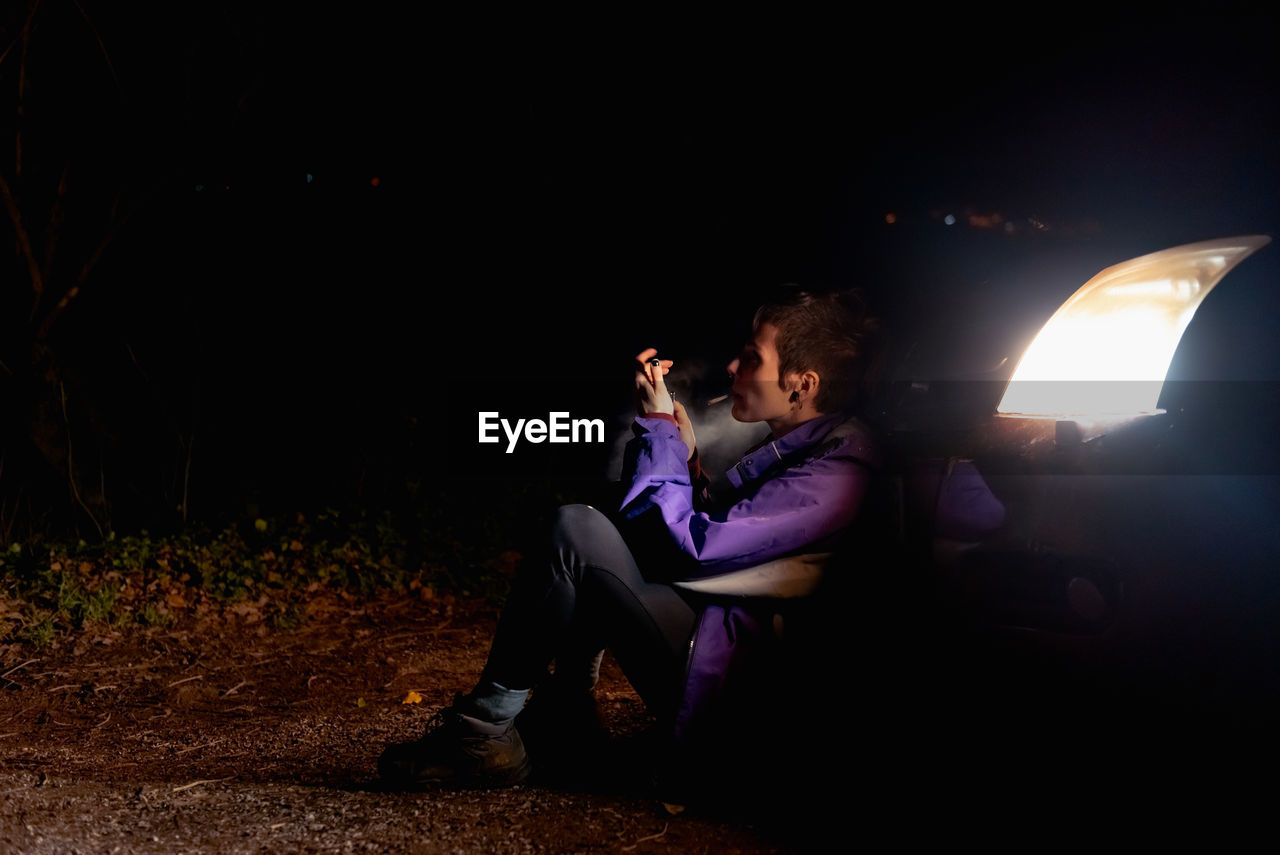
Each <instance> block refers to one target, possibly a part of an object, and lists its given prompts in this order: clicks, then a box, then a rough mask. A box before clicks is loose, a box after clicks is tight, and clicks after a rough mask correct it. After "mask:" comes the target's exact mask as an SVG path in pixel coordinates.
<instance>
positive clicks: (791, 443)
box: [725, 413, 847, 487]
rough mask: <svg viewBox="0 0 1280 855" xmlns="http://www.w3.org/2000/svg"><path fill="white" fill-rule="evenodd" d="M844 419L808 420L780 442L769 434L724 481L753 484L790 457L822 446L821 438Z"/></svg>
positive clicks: (818, 418)
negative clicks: (805, 449) (818, 444)
mask: <svg viewBox="0 0 1280 855" xmlns="http://www.w3.org/2000/svg"><path fill="white" fill-rule="evenodd" d="M846 419H847V417H846V416H843V415H841V414H839V413H832V414H829V415H825V416H818V417H817V418H815V419H809V421H807V422H804V423H802V424H801V425H799V426H798V427H797V428H795V430H792V431H789V432H788V433H787V434H786V435H785V436H783V437H782V438H781V439H774V438H773V434H769V435H768V436H766V437H765V438H764V441H763V442H761V443H760V444H759V445H757V446H755V447H754V448H752V449H751V450H750V451H748V452H747V453H746V454H744V455H743V456H742V458H741V459H740V460H739V461H738V462H737V463H735V464H734V465H733V466H732V467H730V468H729V470H728V471H727V472H725V477H726V478H728V479H729V483H731V484H733V486H734V487H741V486H742V485H743V484H746V483H749V482H751V481H756V480H758V479H759V478H761V477H762V476H763V475H764V474H765V473H766V472H768V471H769V470H770V469H772V468H773V467H774V466H775V465H776V464H778V463H780V462H782V461H783V460H785V459H787V458H788V457H789V456H790V455H792V454H794V453H796V452H798V451H800V450H801V449H804V448H808V447H809V446H811V445H816V444H817V443H819V442H821V441H822V439H823V437H825V436H826V435H827V434H828V433H830V432H831V431H832V430H833V429H834V428H835V427H837V426H838V425H840V424H841V423H843V422H844V421H846Z"/></svg>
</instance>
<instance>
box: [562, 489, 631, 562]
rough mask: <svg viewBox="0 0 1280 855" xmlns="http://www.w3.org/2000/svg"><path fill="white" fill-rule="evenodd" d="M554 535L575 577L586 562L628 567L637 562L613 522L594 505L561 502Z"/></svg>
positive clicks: (563, 558) (564, 559) (563, 560)
mask: <svg viewBox="0 0 1280 855" xmlns="http://www.w3.org/2000/svg"><path fill="white" fill-rule="evenodd" d="M551 538H552V547H553V550H554V553H555V554H556V555H557V556H558V557H559V559H560V563H562V564H563V565H565V568H566V569H571V571H572V572H574V574H575V576H576V575H577V573H579V572H581V571H582V569H583V568H584V567H585V566H587V565H595V566H601V567H615V566H618V567H626V566H629V565H632V564H633V563H634V559H633V558H632V556H631V552H630V550H628V548H627V545H626V542H625V541H624V540H623V538H622V535H621V533H619V531H618V529H617V527H615V526H614V524H613V521H612V520H610V519H609V517H607V516H606V515H605V514H604V513H603V512H601V511H599V510H598V509H596V508H594V507H592V506H591V505H581V504H574V505H561V506H560V508H559V509H558V510H557V511H556V517H555V524H554V525H553V526H552V535H551Z"/></svg>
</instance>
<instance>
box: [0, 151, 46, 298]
mask: <svg viewBox="0 0 1280 855" xmlns="http://www.w3.org/2000/svg"><path fill="white" fill-rule="evenodd" d="M0 196H3V197H4V206H5V209H6V210H7V211H8V212H9V220H10V222H12V223H13V234H14V239H15V240H16V241H17V242H18V251H19V252H20V253H21V254H22V257H23V258H24V259H26V262H27V274H28V275H29V276H30V277H31V290H32V291H34V292H35V303H34V304H33V307H32V313H33V314H34V312H35V306H38V305H40V294H41V293H42V292H43V291H44V277H43V276H42V275H41V273H40V265H39V264H37V263H36V256H35V252H34V251H33V250H32V248H31V237H30V236H29V235H28V234H27V227H26V225H25V224H24V223H23V222H22V211H20V210H19V209H18V200H17V199H15V198H14V196H13V191H12V190H11V189H10V188H9V182H8V181H5V180H4V175H0Z"/></svg>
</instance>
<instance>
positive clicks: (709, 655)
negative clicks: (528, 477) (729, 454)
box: [378, 290, 876, 786]
mask: <svg viewBox="0 0 1280 855" xmlns="http://www.w3.org/2000/svg"><path fill="white" fill-rule="evenodd" d="M874 330H875V321H874V319H873V318H870V317H869V316H868V315H867V312H866V309H865V304H864V303H863V301H862V298H861V295H860V294H859V293H857V292H846V293H831V294H814V293H807V292H801V291H795V290H792V291H789V292H787V293H785V294H784V295H783V296H782V297H781V298H779V299H776V300H772V301H770V302H767V303H766V304H765V305H763V306H761V307H760V308H759V310H758V311H757V312H756V315H755V318H754V321H753V324H752V328H751V336H750V338H749V339H748V341H747V342H746V344H745V345H744V346H743V348H742V351H741V353H740V354H739V355H738V356H737V358H735V359H734V360H733V361H732V362H730V363H729V365H728V372H729V376H730V378H731V380H732V384H733V385H732V398H733V417H734V418H735V419H737V420H738V421H741V422H765V423H767V424H768V426H769V428H770V433H769V435H768V437H766V439H765V440H764V441H763V442H762V443H760V444H759V445H758V446H756V447H755V448H754V449H752V450H751V451H749V452H748V453H747V454H746V455H744V456H743V457H742V459H741V460H740V461H739V462H738V463H737V464H736V465H735V466H734V467H732V468H731V469H730V470H729V471H728V472H727V473H726V474H725V480H724V482H722V483H718V484H716V485H712V484H711V482H710V481H709V480H708V479H707V478H706V477H705V476H704V474H703V473H702V471H701V467H700V465H699V455H698V449H697V441H696V438H695V435H694V430H693V425H692V424H691V422H690V419H689V414H688V412H687V411H686V410H685V409H684V407H683V406H682V405H681V404H679V403H677V402H674V401H673V400H672V398H671V396H670V394H668V392H667V389H666V383H665V380H664V377H663V375H664V374H666V373H667V372H668V371H669V370H670V368H671V366H672V364H673V363H672V362H671V361H670V360H665V359H659V358H658V357H657V352H656V351H655V350H653V349H647V350H645V351H643V352H641V353H640V354H638V355H637V356H636V360H635V400H636V407H637V417H636V419H635V422H634V425H633V432H634V434H635V436H634V437H633V438H632V439H631V441H630V442H629V444H628V448H627V454H626V458H625V461H626V462H625V465H624V470H623V477H622V485H621V486H622V487H623V488H624V496H623V498H622V500H621V502H620V503H619V505H618V507H617V508H616V510H612V511H611V512H609V513H605V512H603V511H601V510H597V509H595V508H593V507H590V506H588V505H566V506H564V507H562V508H560V509H559V512H558V516H557V519H556V522H555V525H554V527H553V531H552V532H551V538H550V543H549V548H548V551H547V553H546V554H545V555H543V556H541V557H540V558H538V559H537V560H527V561H525V562H524V563H523V565H522V566H521V568H520V571H519V574H518V577H517V580H516V582H515V585H514V587H513V591H512V595H511V597H510V599H509V601H508V603H507V605H506V607H505V608H504V610H503V613H502V616H501V618H500V620H499V623H498V627H497V631H496V634H495V636H494V639H493V642H492V645H491V648H490V651H489V656H488V660H487V663H486V665H485V668H484V670H483V672H482V674H481V676H480V679H479V681H478V682H477V683H476V685H475V686H474V687H473V688H472V689H471V691H470V692H468V693H467V694H465V695H463V694H459V695H458V696H457V697H456V699H455V702H454V704H453V705H452V706H450V707H448V708H446V709H445V710H442V711H441V713H440V714H439V715H437V716H436V718H435V719H434V720H433V724H432V725H431V726H429V728H428V732H427V733H426V735H425V736H424V737H423V738H421V739H419V740H417V741H414V742H409V743H401V744H396V745H392V746H389V747H388V748H387V749H386V751H385V752H384V753H383V754H382V756H381V758H380V759H379V763H378V768H379V771H380V774H381V775H382V777H383V779H384V780H386V781H387V782H388V783H391V784H395V785H416V786H421V785H433V784H453V785H465V786H507V785H513V784H517V783H520V782H522V781H524V780H525V779H526V778H527V777H528V775H529V773H530V771H531V768H532V763H531V762H530V759H529V752H528V751H526V746H525V741H524V740H523V739H522V736H521V732H520V729H519V728H525V726H526V725H525V722H526V720H527V719H528V717H529V716H528V714H526V715H525V716H521V713H522V711H523V710H524V709H525V704H526V701H528V700H529V698H530V693H531V691H532V693H533V696H534V699H535V700H533V701H532V702H531V704H530V711H529V712H530V713H531V712H532V711H533V709H534V708H535V707H540V708H541V717H542V719H543V721H547V720H550V721H552V722H558V723H559V724H560V725H561V726H560V728H559V730H560V731H561V732H562V733H563V732H566V731H567V732H568V734H569V736H572V735H573V732H574V729H575V728H581V729H583V730H584V731H586V730H588V729H589V727H590V722H591V721H592V720H593V713H594V711H595V701H594V698H593V697H592V690H593V687H594V686H595V683H596V680H597V677H598V675H599V667H600V661H601V656H602V655H603V652H604V650H605V649H606V648H607V649H609V650H610V651H611V652H612V655H613V656H614V658H615V659H616V661H617V662H618V664H619V665H620V667H621V668H622V671H623V673H624V674H625V675H626V677H627V679H628V680H629V681H630V683H631V685H632V686H633V687H634V688H635V690H636V692H637V693H638V694H639V695H640V697H641V698H642V699H643V701H644V703H645V706H646V708H647V710H648V711H649V712H650V713H651V714H652V715H653V716H654V717H655V719H656V720H657V722H658V723H659V727H660V728H661V729H662V732H664V733H666V734H668V735H669V744H670V745H671V746H673V747H675V748H676V749H677V752H676V755H675V756H679V753H680V751H683V750H686V749H687V750H689V751H693V750H696V746H697V745H698V743H699V740H700V739H704V738H706V737H713V736H714V734H716V733H717V732H718V730H719V729H718V725H717V724H716V722H717V720H718V719H723V718H724V717H725V716H729V717H731V716H732V715H733V712H734V709H733V705H734V703H735V699H741V698H746V697H749V694H747V693H741V692H738V693H735V691H734V687H735V686H739V685H741V686H748V685H750V684H751V683H752V680H753V679H754V680H756V681H757V683H758V681H759V678H760V677H761V673H760V672H759V671H758V669H757V670H756V672H755V673H753V667H754V666H753V662H756V663H758V662H759V661H761V660H760V659H759V658H755V659H753V657H752V656H750V655H743V654H744V652H749V651H751V650H761V649H764V647H763V646H762V645H761V644H757V643H754V642H755V641H756V640H758V639H767V638H768V637H769V636H770V635H771V634H772V633H774V631H775V621H773V620H771V609H772V606H770V605H769V603H770V602H773V600H772V599H771V598H772V596H773V595H775V594H777V595H783V596H785V595H789V594H791V593H794V592H793V591H790V592H785V593H784V592H775V591H771V590H769V588H768V586H769V585H771V584H786V582H785V580H787V579H791V580H792V583H794V578H795V577H794V576H793V575H791V576H789V575H788V572H787V567H788V562H793V563H794V564H795V566H796V567H797V568H800V569H803V570H811V569H812V567H813V566H814V562H813V560H812V556H813V555H814V554H819V553H827V552H830V550H831V548H832V544H833V543H834V542H835V541H837V540H838V539H839V538H840V537H841V535H842V534H843V533H845V532H846V531H847V530H848V528H849V526H850V524H851V523H853V521H854V520H855V518H856V517H857V515H858V513H859V510H860V507H861V506H862V504H863V499H864V496H865V494H866V492H867V489H868V486H869V483H870V478H871V470H872V468H873V467H874V465H875V463H876V451H875V448H874V443H873V441H872V437H871V432H870V431H869V430H868V429H867V428H866V427H865V425H864V424H863V423H862V422H860V421H859V420H858V419H857V418H855V417H853V416H852V415H851V413H852V410H853V408H854V406H855V405H856V404H857V398H858V392H859V389H860V388H861V386H862V383H863V381H864V379H865V369H866V364H867V361H868V360H867V356H868V347H869V343H870V337H871V335H872V333H873V332H874ZM713 487H715V488H716V489H712V488H713ZM762 566H763V567H766V568H769V569H770V570H772V571H774V572H773V573H772V574H769V573H765V574H761V573H759V572H757V571H758V570H759V569H760V568H761V567H762ZM743 580H750V581H749V582H748V581H743ZM779 580H783V581H782V582H779ZM735 585H742V586H745V587H743V589H742V590H735ZM761 585H763V586H764V588H763V590H762V589H761ZM708 587H710V588H712V589H715V590H714V591H712V592H711V593H708V591H707V590H705V589H706V588H708ZM700 588H702V589H703V590H700ZM725 593H728V594H729V595H730V596H729V597H728V598H727V599H726V598H725V597H724V596H723V594H725ZM741 593H749V594H752V595H761V594H763V596H751V597H746V598H743V597H740V596H732V595H734V594H741ZM756 603H758V604H761V605H760V606H759V607H756V606H753V604H756ZM552 663H554V673H549V670H550V667H551V665H552ZM517 716H521V717H520V719H519V721H517ZM594 720H595V721H597V722H598V719H594ZM583 735H584V736H586V735H587V734H586V733H585V732H584V733H583ZM550 750H552V751H554V750H555V749H554V747H553V748H552V749H550ZM565 750H568V746H566V747H565ZM539 762H540V763H541V755H539Z"/></svg>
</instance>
